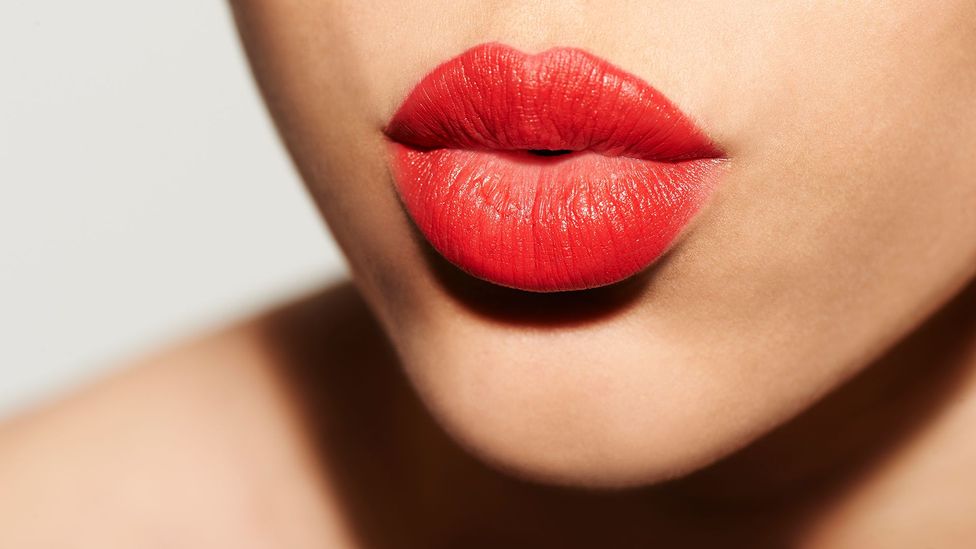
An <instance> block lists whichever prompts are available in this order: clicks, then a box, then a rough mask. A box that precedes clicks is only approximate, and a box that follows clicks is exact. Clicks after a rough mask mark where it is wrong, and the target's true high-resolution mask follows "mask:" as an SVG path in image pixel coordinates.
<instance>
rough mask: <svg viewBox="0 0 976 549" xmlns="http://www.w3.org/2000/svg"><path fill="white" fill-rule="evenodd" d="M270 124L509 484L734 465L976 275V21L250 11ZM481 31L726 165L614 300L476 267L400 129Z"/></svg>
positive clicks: (575, 5) (553, 5) (730, 11)
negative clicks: (632, 107)
mask: <svg viewBox="0 0 976 549" xmlns="http://www.w3.org/2000/svg"><path fill="white" fill-rule="evenodd" d="M234 8H235V14H236V17H237V20H238V24H239V27H240V29H241V33H242V36H243V39H244V44H245V46H246V48H247V52H248V54H249V57H250V59H251V61H252V64H253V66H254V69H255V74H256V76H257V79H258V82H259V84H260V86H261V89H262V91H263V93H264V95H265V97H266V99H267V102H268V104H269V106H270V109H271V112H272V114H273V116H274V119H275V121H276V123H277V124H278V127H279V129H280V131H281V134H282V136H283V138H284V140H285V142H286V144H287V146H288V149H289V151H290V152H291V154H292V155H293V157H294V159H295V163H296V165H297V166H298V168H299V170H300V171H301V173H302V175H303V177H304V179H305V181H306V182H307V184H308V186H309V189H310V190H311V192H312V194H313V195H314V197H315V200H316V202H317V204H318V205H319V207H320V209H321V210H322V213H323V214H324V217H325V219H326V220H327V222H328V224H329V227H330V228H331V230H332V232H333V234H334V235H335V237H336V239H337V240H338V242H339V244H340V245H341V247H342V248H343V250H344V252H345V253H346V255H347V257H348V259H349V262H350V265H351V269H352V271H353V273H354V276H355V279H356V283H357V285H358V287H359V289H360V291H361V292H362V294H363V296H364V297H365V299H366V300H367V301H368V303H369V305H370V306H371V309H372V310H373V311H374V313H375V314H376V315H377V317H378V318H379V319H380V322H381V323H382V325H383V328H384V330H385V332H386V333H387V334H388V336H389V337H390V339H391V340H392V342H393V344H394V347H395V349H396V353H397V356H398V357H399V360H400V362H401V363H402V366H403V368H404V370H405V372H406V374H407V377H408V378H409V379H410V381H411V382H412V385H413V386H414V388H415V389H416V390H417V392H418V394H419V396H420V397H421V400H422V401H423V402H424V404H425V405H426V406H427V407H428V408H429V409H430V411H431V412H432V414H433V416H434V417H435V418H436V419H437V420H438V421H439V422H440V423H441V424H442V425H443V427H444V428H445V429H446V430H447V431H448V432H449V433H450V434H451V435H452V436H453V437H454V438H455V439H456V440H457V441H459V442H460V443H461V444H463V445H464V446H466V447H467V448H468V449H470V450H471V451H472V452H473V453H474V454H476V455H477V456H479V457H480V458H482V459H484V460H486V461H488V462H490V463H492V464H494V465H495V466H497V467H500V468H502V469H505V470H508V471H511V472H514V473H516V474H519V475H523V476H526V477H530V478H533V479H538V480H542V481H546V482H556V483H562V484H582V485H588V486H635V485H645V484H652V483H657V482H661V481H663V480H665V479H669V478H673V477H676V476H681V475H685V474H688V473H690V472H692V471H695V470H698V469H701V468H702V467H704V466H706V465H708V464H711V463H713V462H715V461H716V460H719V459H720V458H723V457H725V456H728V455H729V454H731V453H732V452H734V451H735V450H738V449H740V448H742V447H744V446H746V445H747V444H749V443H750V442H752V441H755V440H756V439H757V438H759V437H761V436H762V435H764V434H767V433H769V432H770V431H771V430H773V429H774V428H776V427H777V426H779V425H782V424H783V423H784V422H786V421H787V420H789V419H790V418H792V417H794V416H796V415H797V414H799V413H800V412H802V411H804V410H806V409H808V408H810V407H811V406H812V405H813V404H814V403H815V402H817V401H818V400H819V399H821V398H822V397H823V396H824V395H826V394H828V393H829V392H831V391H833V390H835V389H837V388H838V387H840V386H841V385H842V384H844V383H845V382H846V381H848V380H849V379H851V378H852V377H853V376H855V375H856V374H858V373H859V372H862V371H864V370H865V369H866V368H868V366H870V365H871V364H872V363H873V362H874V361H876V360H877V359H878V358H879V357H880V356H881V355H882V354H883V353H885V352H886V351H888V350H889V349H891V348H892V347H893V346H894V345H895V344H896V343H897V342H898V341H899V340H901V339H902V338H904V337H905V336H906V335H907V334H908V333H910V332H911V331H912V330H913V329H915V328H917V327H918V326H919V325H921V324H922V323H923V322H924V321H925V319H927V318H929V317H930V316H931V315H932V314H933V313H934V312H935V311H937V310H938V309H939V308H940V307H942V306H943V305H945V304H946V303H947V302H948V301H949V300H950V299H951V298H952V297H953V296H955V295H957V294H958V293H959V292H960V291H961V290H962V289H963V288H964V287H965V286H966V285H967V284H968V283H969V282H970V281H972V280H973V278H974V276H976V157H974V153H973V151H976V123H974V121H976V7H974V4H973V3H972V2H971V1H969V0H948V1H945V2H940V3H939V7H938V8H933V7H932V6H930V5H926V4H923V3H918V2H908V1H898V2H886V3H884V4H883V5H881V4H876V3H870V2H848V3H843V4H837V3H830V4H829V5H828V3H789V4H774V3H760V2H757V3H748V4H747V3H741V4H721V5H715V4H708V5H706V4H704V3H681V2H675V3H664V2H646V1H640V2H638V1H619V2H585V1H565V2H563V1H559V2H547V3H533V4H529V3H517V2H504V1H491V2H483V1H479V2H473V1H471V2H457V1H451V2H448V1H424V2H419V1H418V2H380V1H357V2H351V1H350V2H299V1H297V0H237V1H235V2H234ZM487 41H499V42H503V43H505V44H508V45H510V46H512V47H515V48H518V49H521V50H523V51H526V52H538V51H543V50H545V49H547V48H550V47H554V46H572V47H579V48H583V49H585V50H587V51H590V52H592V53H594V54H596V55H599V56H601V57H603V58H605V59H608V60H610V61H611V62H613V63H615V64H616V65H618V66H620V67H622V68H623V69H625V70H627V71H630V72H632V73H634V74H636V75H637V76H639V77H641V78H642V79H644V80H646V81H647V82H649V83H651V84H652V85H653V86H654V87H655V88H657V89H659V90H661V91H662V92H663V93H664V94H665V95H666V96H667V97H669V98H670V99H671V100H672V101H674V102H675V103H676V104H677V105H678V106H679V107H680V108H681V110H682V111H683V112H685V113H687V114H689V115H690V116H691V117H693V118H694V119H695V121H696V122H697V123H698V124H699V125H700V126H701V127H702V128H704V129H705V131H706V132H707V133H708V134H709V135H710V136H711V137H712V138H714V139H715V141H716V142H717V143H719V144H720V145H721V147H722V149H723V150H724V151H725V152H726V153H727V156H728V158H729V170H728V173H727V174H726V175H725V177H724V179H723V181H722V183H721V187H720V188H719V189H718V191H717V192H716V193H715V195H714V196H713V198H712V200H711V202H710V203H709V204H707V205H706V206H705V207H704V209H703V210H702V211H701V212H700V213H699V214H698V216H697V218H696V219H695V220H694V222H693V223H692V225H691V226H690V227H689V228H688V229H687V230H686V231H685V232H684V233H683V234H682V235H681V236H680V237H679V239H678V241H677V243H676V244H675V245H674V247H673V248H672V249H671V250H670V252H669V253H668V254H667V255H666V256H665V257H664V258H662V259H661V260H660V261H658V262H657V263H656V264H655V265H653V266H652V267H651V268H650V269H648V270H647V271H645V272H643V273H641V274H640V275H638V276H637V277H636V278H635V279H632V280H629V281H627V282H625V283H623V284H620V285H618V286H613V287H608V288H605V289H602V290H596V291H591V292H585V293H582V294H573V295H565V294H554V295H548V296H540V295H528V294H524V293H519V292H515V291H512V290H507V289H502V288H497V287H493V286H490V285H488V284H486V283H483V282H480V281H476V280H473V279H471V278H470V277H467V275H464V274H461V273H459V272H457V271H456V270H455V269H454V268H453V267H451V266H449V265H447V264H445V263H444V262H443V260H441V259H440V258H439V257H438V256H437V255H436V253H434V252H432V251H431V250H430V249H429V247H428V246H427V245H426V243H425V242H424V241H423V239H422V238H421V237H420V236H419V235H418V234H417V232H416V230H415V229H414V228H413V227H412V225H411V223H410V220H409V219H408V217H407V216H406V214H405V213H404V211H403V209H402V207H401V206H400V204H399V203H398V201H397V196H396V193H395V190H394V186H393V184H392V182H391V178H390V173H389V159H388V157H387V154H386V149H385V147H384V145H385V142H384V136H383V134H382V132H381V130H382V128H383V126H384V124H385V123H386V122H387V121H388V120H389V118H390V116H391V115H392V114H393V112H394V111H395V110H396V108H397V106H398V105H399V103H400V102H401V101H402V100H403V98H404V96H405V94H406V93H407V92H408V91H409V90H410V89H411V88H412V87H413V85H414V84H415V83H416V82H417V81H418V80H419V79H420V78H422V77H423V76H424V74H426V73H427V72H428V71H429V70H430V69H431V68H433V67H434V66H435V65H436V64H438V63H440V62H442V61H444V60H446V59H448V58H450V57H452V56H454V55H456V54H458V53H460V52H462V51H464V50H465V49H467V48H469V47H471V46H473V45H476V44H479V43H482V42H487Z"/></svg>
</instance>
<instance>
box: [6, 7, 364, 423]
mask: <svg viewBox="0 0 976 549" xmlns="http://www.w3.org/2000/svg"><path fill="white" fill-rule="evenodd" d="M345 272H346V271H345V265H344V263H343V260H342V259H341V256H340V255H339V252H338V250H337V248H336V246H335V245H334V243H333V242H332V240H331V238H330V237H329V235H328V233H327V231H326V229H325V226H324V224H323V223H322V222H321V221H320V219H319V217H318V215H317V213H316V212H315V210H314V208H313V206H312V204H311V201H310V199H309V198H308V197H307V195H306V193H305V190H304V188H303V187H302V185H301V183H300V181H299V180H298V178H297V176H296V175H295V173H294V171H293V169H292V167H291V165H290V163H289V161H288V159H287V156H286V154H285V152H284V151H283V149H282V146H281V145H280V144H279V142H278V141H277V136H276V135H275V133H274V130H273V127H272V126H271V123H270V121H269V118H268V116H267V114H266V113H265V111H264V107H263V105H262V104H261V102H260V98H259V96H258V94H257V91H256V89H255V88H254V84H253V83H252V81H251V76H250V74H249V73H248V69H247V66H246V62H245V59H244V57H243V53H242V52H241V50H240V46H239V44H238V42H237V36H236V34H235V31H234V28H233V24H232V19H231V16H230V13H229V8H228V7H227V5H226V4H225V3H224V2H221V1H215V0H166V1H162V2H135V1H132V0H98V1H96V2H74V1H70V0H0V418H2V417H5V416H7V417H9V416H10V415H11V414H14V413H16V412H18V411H20V410H23V409H24V408H25V407H29V406H31V405H36V404H39V403H41V402H44V401H46V400H49V399H53V398H56V397H57V396H58V395H60V394H63V393H64V392H66V391H70V390H72V389H74V388H76V387H78V386H79V385H81V384H84V383H86V382H89V381H90V380H92V379H95V378H97V377H99V376H104V375H107V374H108V372H110V371H112V370H113V369H115V368H119V367H121V366H122V365H124V364H125V363H126V362H127V361H128V360H131V359H132V358H133V357H138V356H140V355H141V354H142V353H145V352H151V351H152V350H154V349H157V348H160V347H165V346H166V345H167V344H170V343H172V342H174V341H178V340H180V339H182V338H186V337H190V336H192V335H193V334H196V333H198V332H200V331H201V330H203V331H206V330H208V329H212V328H216V327H219V326H220V325H222V324H224V323H227V322H232V321H233V320H234V319H235V318H238V317H241V316H245V315H248V314H251V313H253V312H256V311H259V310H261V309H263V308H265V307H268V306H271V305H273V304H274V303H276V302H278V301H281V300H283V299H287V298H289V297H292V296H295V295H300V294H302V293H303V292H306V291H309V290H311V289H313V288H314V287H316V286H318V285H321V284H323V283H327V282H330V281H334V280H336V279H338V278H340V277H344V276H345Z"/></svg>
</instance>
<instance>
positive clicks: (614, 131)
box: [384, 43, 722, 292]
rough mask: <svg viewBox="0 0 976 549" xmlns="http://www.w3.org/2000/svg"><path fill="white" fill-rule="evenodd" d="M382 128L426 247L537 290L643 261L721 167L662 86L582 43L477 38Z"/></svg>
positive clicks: (569, 286) (619, 272)
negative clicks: (525, 47) (539, 45)
mask: <svg viewBox="0 0 976 549" xmlns="http://www.w3.org/2000/svg"><path fill="white" fill-rule="evenodd" d="M384 133H385V134H386V135H387V136H388V137H389V138H390V140H391V143H390V147H391V150H392V158H393V161H392V167H393V175H394V179H395V183H396V187H397V191H398V193H399V195H400V197H401V200H402V201H403V203H404V206H405V207H406V209H407V211H408V213H409V214H410V217H411V218H412V219H413V221H414V223H415V224H416V225H417V227H418V228H419V229H420V231H421V232H422V233H423V234H424V236H425V237H426V238H427V239H428V241H429V242H430V243H431V245H432V246H433V247H434V248H435V249H436V250H437V251H438V252H439V253H440V254H441V255H443V256H444V257H445V258H446V259H447V260H448V261H450V262H452V263H453V264H455V265H457V266H458V267H459V268H461V269H462V270H464V271H466V272H468V273H469V274H471V275H473V276H476V277H478V278H481V279H484V280H487V281H489V282H493V283H495V284H499V285H502V286H508V287H513V288H518V289H522V290H528V291H537V292H551V291H565V290H581V289H586V288H593V287H597V286H603V285H606V284H611V283H614V282H618V281H620V280H623V279H625V278H628V277H630V276H632V275H634V274H636V273H637V272H639V271H641V270H643V269H644V268H646V267H647V266H648V265H650V264H651V263H652V262H653V261H654V260H655V259H657V258H658V257H660V256H661V255H662V254H663V253H664V252H665V251H666V250H667V249H668V247H669V246H670V245H671V243H672V242H673V241H674V239H675V238H676V237H677V235H678V234H679V233H680V232H681V230H682V228H684V227H685V226H686V225H687V223H688V222H689V221H690V220H691V218H692V217H693V216H694V214H695V213H696V212H697V211H698V209H699V208H700V206H701V204H702V203H703V202H704V200H705V199H706V198H707V196H708V195H709V194H710V191H711V189H712V188H714V183H715V181H716V179H717V173H718V170H717V168H718V167H719V166H720V164H721V163H722V159H721V157H722V153H721V151H720V150H719V149H718V148H716V147H715V146H714V145H713V144H712V143H711V141H710V140H709V139H707V138H706V137H705V136H704V134H703V133H702V132H701V131H700V130H698V128H696V127H695V125H694V124H693V123H692V122H691V121H690V120H689V119H688V118H687V117H686V116H685V115H683V114H682V113H681V112H680V111H679V110H678V109H677V108H676V107H675V106H673V105H672V104H671V103H670V102H669V101H668V100H667V98H665V97H664V96H663V95H662V94H660V93H659V92H658V91H656V90H655V89H654V88H652V87H651V86H650V85H649V84H647V83H646V82H644V81H643V80H641V79H639V78H638V77H636V76H634V75H632V74H630V73H627V72H625V71H623V70H622V69H619V68H617V67H615V66H613V65H611V64H610V63H608V62H606V61H604V60H602V59H600V58H598V57H596V56H594V55H592V54H589V53H587V52H585V51H583V50H580V49H576V48H554V49H551V50H547V51H545V52H542V53H539V54H535V55H529V54H526V53H523V52H521V51H519V50H516V49H513V48H511V47H508V46H505V45H503V44H498V43H488V44H482V45H480V46H476V47H474V48H472V49H470V50H467V51H466V52H464V53H462V54H461V55H459V56H457V57H455V58H453V59H451V60H449V61H447V62H445V63H443V64H441V65H439V66H438V67H436V68H435V69H434V70H433V71H432V72H431V73H430V74H428V75H427V76H426V77H425V78H424V79H423V80H422V81H421V82H420V83H419V84H418V85H417V86H416V87H415V88H414V89H413V91H412V92H411V93H410V94H409V95H408V97H407V99H406V100H405V101H404V102H403V104H402V105H401V107H400V108H399V110H398V111H397V113H396V114H395V115H394V116H393V118H392V120H391V121H390V122H389V124H388V125H387V127H386V128H385V130H384Z"/></svg>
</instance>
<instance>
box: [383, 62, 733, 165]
mask: <svg viewBox="0 0 976 549" xmlns="http://www.w3.org/2000/svg"><path fill="white" fill-rule="evenodd" d="M552 67H560V69H559V70H551V68H552ZM445 106H446V107H445ZM383 131H384V133H385V134H386V136H387V137H389V138H390V139H392V140H393V141H396V142H398V143H401V144H403V145H407V146H410V147H414V148H418V149H437V148H456V149H478V150H487V149H491V150H505V151H515V150H529V151H538V150H551V151H590V152H594V153H599V154H604V155H608V156H628V157H634V158H639V159H643V160H648V161H656V162H680V161H686V160H696V159H706V158H719V157H722V156H723V153H722V151H721V150H720V149H719V148H718V147H717V146H716V145H715V144H714V143H713V142H712V141H711V140H710V139H709V138H708V137H706V136H705V135H704V133H703V132H701V131H700V130H699V129H698V128H697V127H696V126H695V125H694V123H693V122H692V121H691V120H690V119H689V118H688V117H687V116H685V115H684V114H682V113H681V111H680V110H679V109H678V108H677V107H675V106H674V105H673V104H672V103H671V102H670V101H669V100H668V99H667V98H666V97H665V96H664V95H663V94H661V93H660V92H658V91H657V90H655V89H654V88H653V87H651V86H650V85H649V84H648V83H646V82H644V81H643V80H641V79H639V78H637V77H635V76H634V75H632V74H630V73H628V72H626V71H624V70H622V69H619V68H617V67H615V66H613V65H610V64H609V63H606V62H605V61H603V60H601V59H600V58H598V57H596V56H593V55H591V54H589V53H587V52H585V51H583V50H578V49H574V48H559V49H552V50H547V51H544V52H541V53H538V54H534V55H531V54H526V53H524V52H521V51H519V50H517V49H514V48H511V47H509V46H506V45H504V44H500V43H488V44H483V45H481V46H478V47H476V48H472V49H470V50H468V51H466V52H464V53H462V54H461V55H459V56H458V57H455V58H453V59H451V60H450V61H448V62H446V63H444V64H442V65H440V66H438V67H437V68H435V69H434V70H433V71H432V72H431V73H430V74H428V75H427V76H426V77H425V78H424V79H423V81H422V82H420V84H418V85H417V86H416V87H415V88H414V90H413V91H412V92H411V94H410V96H409V97H408V98H407V100H405V101H404V103H403V104H402V106H401V107H400V109H399V110H398V111H397V112H396V114H395V115H394V116H393V118H392V119H391V120H390V122H389V123H388V124H387V126H386V127H385V128H384V130H383Z"/></svg>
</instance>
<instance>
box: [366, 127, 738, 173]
mask: <svg viewBox="0 0 976 549" xmlns="http://www.w3.org/2000/svg"><path fill="white" fill-rule="evenodd" d="M386 132H387V130H386V128H384V129H383V130H382V133H383V137H384V139H385V140H386V141H387V142H388V143H392V144H396V145H400V146H402V147H406V148H409V149H413V150H414V151H417V152H429V151H439V150H448V151H478V152H487V153H511V154H517V153H525V156H527V157H528V158H530V159H537V161H538V162H539V163H540V164H547V163H552V164H554V163H556V162H568V161H571V160H572V159H573V158H574V156H577V153H589V154H596V155H600V156H605V157H607V158H630V159H633V160H639V161H641V162H652V163H657V164H683V163H685V162H699V161H707V160H714V161H716V162H721V163H725V162H728V161H730V160H731V157H729V156H728V155H726V154H725V153H724V152H718V151H722V150H724V149H720V148H717V147H716V151H717V152H716V153H715V154H714V155H711V154H709V155H702V156H689V157H687V158H664V159H657V158H653V159H652V158H644V157H642V156H637V155H630V154H607V153H606V152H604V151H599V150H595V149H590V148H585V149H502V148H492V147H484V148H475V147H453V146H442V147H420V146H417V145H414V144H411V143H409V142H405V141H400V140H398V139H396V138H395V137H392V136H390V135H389V134H387V133H386ZM713 143H714V142H713ZM532 150H566V151H570V152H568V153H566V154H561V155H553V156H544V155H533V154H531V153H530V152H529V151H532Z"/></svg>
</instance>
